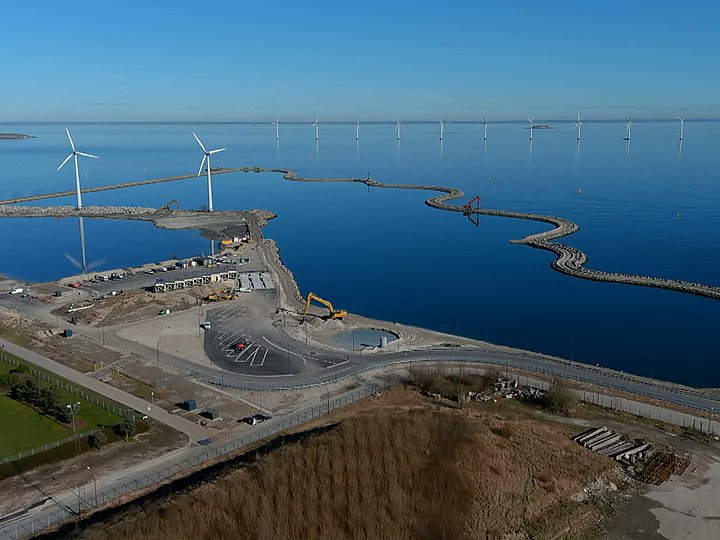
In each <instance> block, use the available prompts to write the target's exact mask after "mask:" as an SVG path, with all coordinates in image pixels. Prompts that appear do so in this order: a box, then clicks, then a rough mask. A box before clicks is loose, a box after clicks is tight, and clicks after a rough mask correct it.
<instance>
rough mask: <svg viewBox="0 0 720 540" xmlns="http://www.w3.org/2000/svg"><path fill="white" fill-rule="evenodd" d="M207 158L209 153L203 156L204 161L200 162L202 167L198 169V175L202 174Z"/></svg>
mask: <svg viewBox="0 0 720 540" xmlns="http://www.w3.org/2000/svg"><path fill="white" fill-rule="evenodd" d="M206 159H207V154H205V155H204V156H203V158H202V161H201V162H200V168H199V169H198V176H200V175H201V174H202V170H203V167H204V166H205V160H206Z"/></svg>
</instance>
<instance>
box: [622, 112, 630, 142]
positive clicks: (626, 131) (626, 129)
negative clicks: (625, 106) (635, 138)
mask: <svg viewBox="0 0 720 540" xmlns="http://www.w3.org/2000/svg"><path fill="white" fill-rule="evenodd" d="M631 131H632V118H630V117H629V116H628V119H627V124H626V125H625V138H624V139H623V140H624V141H629V140H630V132H631Z"/></svg>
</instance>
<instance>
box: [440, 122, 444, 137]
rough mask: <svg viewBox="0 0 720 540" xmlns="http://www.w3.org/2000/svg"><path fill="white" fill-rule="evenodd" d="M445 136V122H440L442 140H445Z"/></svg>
mask: <svg viewBox="0 0 720 540" xmlns="http://www.w3.org/2000/svg"><path fill="white" fill-rule="evenodd" d="M444 135H445V120H440V140H441V141H442V140H443V136H444Z"/></svg>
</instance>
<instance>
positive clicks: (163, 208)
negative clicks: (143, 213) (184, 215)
mask: <svg viewBox="0 0 720 540" xmlns="http://www.w3.org/2000/svg"><path fill="white" fill-rule="evenodd" d="M173 205H175V210H180V203H179V202H178V201H177V199H173V200H172V201H170V202H169V203H167V204H165V205H163V206H161V207H160V208H158V212H172V211H173V209H172V207H173Z"/></svg>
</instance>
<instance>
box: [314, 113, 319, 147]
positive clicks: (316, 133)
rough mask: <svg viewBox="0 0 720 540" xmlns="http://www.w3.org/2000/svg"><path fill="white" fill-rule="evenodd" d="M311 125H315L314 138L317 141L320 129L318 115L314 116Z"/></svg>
mask: <svg viewBox="0 0 720 540" xmlns="http://www.w3.org/2000/svg"><path fill="white" fill-rule="evenodd" d="M312 125H313V126H315V140H316V141H317V140H318V139H319V135H320V130H319V126H320V117H319V116H316V117H315V123H314V124H312Z"/></svg>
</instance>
